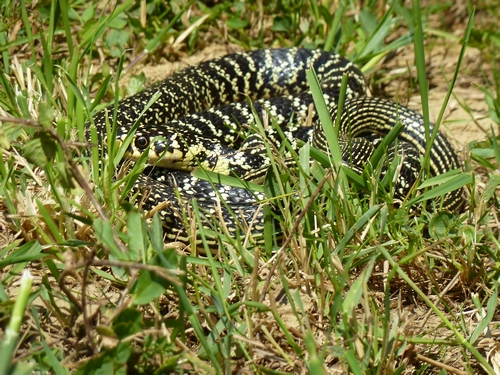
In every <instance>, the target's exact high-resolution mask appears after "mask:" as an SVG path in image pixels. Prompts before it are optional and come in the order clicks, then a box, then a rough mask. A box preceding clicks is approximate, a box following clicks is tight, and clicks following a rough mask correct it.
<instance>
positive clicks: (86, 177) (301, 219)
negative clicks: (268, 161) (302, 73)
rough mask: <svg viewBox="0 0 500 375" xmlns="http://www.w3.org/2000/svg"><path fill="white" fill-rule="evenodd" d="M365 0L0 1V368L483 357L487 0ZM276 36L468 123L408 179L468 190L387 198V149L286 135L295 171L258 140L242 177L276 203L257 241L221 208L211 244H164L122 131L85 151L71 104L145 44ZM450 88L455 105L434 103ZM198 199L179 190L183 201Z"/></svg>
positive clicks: (199, 51)
mask: <svg viewBox="0 0 500 375" xmlns="http://www.w3.org/2000/svg"><path fill="white" fill-rule="evenodd" d="M363 4H364V5H363V7H362V8H360V7H361V6H360V4H358V3H357V2H347V1H340V2H334V1H325V2H317V1H315V0H311V1H291V0H283V1H279V2H269V3H266V4H264V2H263V1H237V0H235V1H226V2H221V1H217V0H214V1H205V2H196V1H194V0H191V1H188V2H186V1H182V0H171V1H170V2H164V1H158V0H144V1H140V2H139V1H138V2H134V1H125V2H123V3H121V4H118V5H116V6H115V5H113V4H110V3H107V2H97V1H94V2H92V1H80V0H76V1H73V2H67V1H66V0H61V1H59V2H57V1H51V2H50V1H49V2H40V3H37V2H32V3H27V2H25V1H20V2H9V1H5V2H3V3H2V4H0V11H1V13H0V14H1V15H0V52H1V54H2V64H0V86H1V93H0V117H1V118H0V120H1V125H0V149H1V151H2V160H1V161H0V197H1V202H0V231H1V232H2V233H0V339H1V340H0V341H2V344H1V345H0V369H6V370H5V371H7V373H9V374H17V375H19V374H29V373H31V372H32V371H37V372H43V373H55V374H65V373H70V372H75V373H78V374H94V373H102V372H104V371H107V372H108V373H138V374H142V373H144V374H150V373H154V374H163V373H171V372H173V373H193V372H200V373H230V372H238V371H246V372H252V373H262V374H282V373H299V372H308V373H313V374H320V373H332V372H339V373H347V372H350V373H355V374H367V373H370V374H371V373H373V374H375V373H377V374H378V373H389V374H405V373H410V372H411V371H413V372H415V373H420V374H423V373H445V372H446V371H448V372H453V371H455V372H454V373H461V372H456V371H462V372H463V373H470V374H475V373H493V372H494V369H496V370H497V371H498V368H499V367H500V363H499V360H498V359H496V357H495V355H496V356H497V357H498V356H500V354H499V352H498V349H497V348H496V346H495V341H494V340H495V339H496V337H497V336H498V329H499V324H498V322H497V321H498V311H499V310H498V307H497V295H498V285H497V284H498V283H497V280H498V278H499V276H500V269H499V267H498V264H500V244H499V241H500V237H499V234H500V233H499V225H498V205H499V200H498V198H497V192H498V185H499V184H500V176H499V175H498V165H499V163H500V148H499V144H498V137H497V134H499V133H500V129H499V127H498V125H499V124H500V72H499V70H498V67H499V66H500V64H499V61H500V55H499V52H498V51H499V50H500V48H499V44H500V33H499V32H498V24H499V21H500V13H499V9H498V7H497V6H496V4H495V2H494V1H489V0H483V1H482V2H481V4H479V5H477V7H476V8H473V7H472V5H471V4H470V2H465V3H461V2H460V1H459V2H458V3H457V2H441V3H439V4H435V5H428V6H427V5H426V6H424V5H420V4H419V2H418V1H414V2H413V4H412V5H411V6H407V5H403V4H402V3H401V2H400V1H394V2H388V3H387V4H384V5H383V6H382V5H380V4H381V3H380V2H377V1H368V2H363ZM280 46H303V47H307V48H322V49H326V50H331V51H336V52H340V53H342V54H344V55H345V56H347V57H348V58H350V59H351V60H353V61H355V62H356V63H357V64H358V65H359V66H360V67H361V68H362V70H363V72H364V73H365V74H367V78H368V83H369V86H370V90H371V91H372V93H374V94H376V95H378V96H389V97H391V98H394V99H398V100H399V101H400V102H401V103H403V104H407V103H408V102H410V104H411V105H413V107H415V105H414V104H415V103H414V99H415V98H421V105H420V111H421V112H422V113H423V114H424V117H425V118H426V122H429V121H432V122H435V123H436V124H437V125H438V126H439V127H440V128H441V129H443V130H448V134H451V135H453V136H457V135H459V133H460V132H461V131H464V130H470V129H471V128H473V127H475V126H477V128H478V129H479V131H478V132H476V133H475V134H474V137H472V136H471V137H468V138H467V137H466V138H462V139H461V141H462V142H463V143H464V144H465V151H464V152H462V153H461V155H462V156H463V157H464V172H461V173H458V174H455V175H453V176H446V177H445V178H438V179H437V180H436V179H434V180H431V181H429V180H427V181H422V183H421V185H420V188H421V189H422V191H425V189H428V188H429V187H430V186H433V184H436V185H439V189H440V190H436V189H435V190H427V191H426V192H424V194H422V195H420V198H418V199H417V200H422V198H421V197H422V196H423V197H424V198H426V197H427V198H431V197H432V195H434V194H435V193H436V191H437V192H438V195H442V194H444V193H446V192H447V191H450V190H451V189H452V188H453V187H454V186H458V185H463V184H466V185H467V190H468V193H469V194H468V198H467V200H468V208H467V210H466V211H464V212H463V213H459V214H456V213H450V212H446V211H440V210H435V208H434V205H435V202H434V200H428V201H426V204H425V206H424V207H422V210H421V212H419V214H418V215H415V214H413V213H412V211H411V210H412V208H413V209H414V208H415V206H414V204H416V203H417V200H415V199H414V200H411V199H410V200H408V201H407V202H402V204H400V205H399V207H395V206H394V197H393V196H392V194H391V189H390V183H386V182H385V181H382V182H380V181H378V180H377V179H376V178H371V177H370V176H377V175H378V174H379V173H380V167H379V165H380V163H379V162H377V161H380V160H382V159H383V155H378V156H377V158H376V159H373V160H372V161H373V166H372V167H369V166H368V167H367V172H370V173H364V174H363V175H362V176H361V177H360V176H356V175H353V174H352V173H349V172H348V171H344V170H343V169H341V170H340V171H337V170H332V168H329V166H330V165H336V164H338V156H336V155H335V153H332V155H324V154H322V153H319V152H318V151H316V150H314V149H313V148H312V147H310V146H309V145H304V146H303V147H302V148H301V149H300V152H299V153H298V154H297V155H295V157H296V160H297V166H298V168H297V171H295V172H293V173H291V171H290V170H289V168H287V167H286V166H284V163H283V161H282V160H280V159H279V158H275V159H273V163H272V168H270V171H269V172H268V174H267V177H266V180H265V182H264V184H263V186H260V187H259V189H261V190H262V191H264V192H265V194H266V196H267V198H268V199H269V201H270V202H271V203H272V204H273V205H274V210H271V209H270V208H269V206H267V205H265V206H264V208H263V209H264V214H265V217H266V223H267V224H271V225H273V223H275V225H276V226H279V227H280V232H281V233H282V236H279V237H277V236H276V233H275V232H276V231H275V230H273V229H266V231H265V233H264V236H265V238H266V242H265V244H262V243H254V241H252V238H246V237H245V236H244V235H245V232H243V231H242V232H241V236H240V237H239V238H228V237H227V236H226V235H225V229H224V227H223V226H220V224H219V227H217V226H214V232H213V233H212V234H215V235H216V237H217V240H218V241H219V242H220V244H221V246H220V249H219V251H218V253H217V254H211V253H210V252H209V251H208V252H207V253H206V254H205V255H198V250H199V249H197V248H196V247H195V246H194V245H193V246H191V247H187V248H181V246H180V245H178V244H164V241H163V231H162V227H161V222H160V220H159V218H158V216H157V215H154V214H151V215H149V216H148V217H144V216H143V215H141V212H140V211H139V210H138V209H137V208H136V207H135V206H134V205H133V204H132V203H130V202H129V201H128V200H127V199H126V198H127V197H128V196H129V192H130V190H131V187H132V185H133V183H134V181H135V178H137V175H138V173H140V171H141V168H142V166H143V165H144V161H142V163H141V162H140V163H137V164H136V165H135V166H132V167H129V169H128V170H120V171H119V172H118V174H117V175H115V169H116V166H117V165H118V161H119V160H120V158H121V155H123V152H124V147H123V146H122V147H121V148H119V147H116V144H115V143H114V142H113V141H111V142H110V144H109V146H108V152H109V156H110V157H109V158H107V159H106V161H105V162H103V161H102V159H103V158H102V155H100V153H99V149H98V147H97V146H95V145H94V146H93V147H92V153H91V154H90V155H88V154H87V153H86V152H85V151H84V150H85V137H84V132H85V124H86V122H87V121H89V119H90V118H91V117H92V115H93V114H95V113H96V112H97V111H99V110H100V109H102V108H103V107H104V105H105V104H106V103H112V102H113V101H114V102H115V103H117V102H118V100H119V99H120V98H122V97H124V96H128V95H131V94H133V93H135V92H137V91H140V90H141V89H142V88H143V87H144V86H145V85H149V84H151V83H152V82H151V81H150V80H148V79H147V78H146V77H150V76H151V74H150V72H149V70H148V69H151V67H154V66H156V65H158V64H165V62H166V61H169V62H176V61H181V62H184V61H186V59H187V58H188V56H195V57H196V56H198V61H199V60H203V59H206V58H209V57H210V56H211V55H212V54H214V53H217V54H221V53H223V52H224V53H226V52H228V51H235V50H242V49H245V50H247V49H256V48H268V47H280ZM466 48H474V49H473V52H472V55H468V54H467V53H466ZM221 50H224V51H223V52H222V51H221ZM467 51H469V50H467ZM450 56H451V58H450ZM471 56H472V57H471ZM450 59H451V60H450ZM180 66H182V64H181V65H180ZM169 69H170V70H173V69H174V68H173V67H172V66H169ZM142 72H145V73H146V74H144V73H142ZM163 74H164V75H163V76H165V73H163ZM122 78H123V79H124V80H126V83H124V82H125V81H122V80H121V79H122ZM311 82H312V84H313V86H314V79H313V77H311ZM435 92H437V93H438V94H437V96H435V94H434V93H435ZM432 95H434V96H432ZM478 96H480V97H481V99H480V100H477V97H478ZM436 102H438V103H439V108H438V109H437V110H436V111H435V112H433V105H434V104H435V103H436ZM448 102H450V103H451V104H450V106H449V107H448V108H453V109H454V111H455V112H456V111H458V109H460V111H461V112H460V113H462V115H461V117H460V116H459V117H455V118H450V110H449V109H446V104H447V103H448ZM476 106H479V107H480V108H481V109H480V110H477V109H476V108H475V107H476ZM452 114H453V112H452ZM115 115H116V113H110V114H109V116H110V123H112V119H113V116H115ZM335 120H336V119H325V120H323V122H325V121H333V123H335ZM270 121H272V119H270ZM323 126H327V125H325V123H323ZM450 129H451V130H450ZM483 129H484V132H482V130H483ZM111 131H112V130H111V128H110V130H109V132H110V135H111ZM331 133H332V134H330V135H329V137H330V138H329V139H328V143H329V144H330V145H331V144H335V143H336V139H335V134H334V132H331ZM428 133H429V132H428ZM468 134H472V133H468ZM433 136H435V134H430V133H429V134H428V137H429V139H432V137H433ZM92 139H93V140H94V141H96V140H97V137H96V135H95V134H93V138H92ZM109 139H110V140H113V137H112V136H110V137H109ZM94 143H96V142H94ZM311 158H313V159H314V160H315V161H317V162H315V163H310V159H311ZM99 166H100V167H99ZM369 168H371V171H368V169H369ZM198 173H199V172H198ZM337 174H338V175H339V178H335V177H336V176H337ZM229 180H230V179H229ZM360 187H362V188H363V191H364V192H365V193H362V194H359V192H358V190H359V189H360ZM297 192H300V194H297ZM432 198H434V197H432ZM133 200H134V199H133V198H132V202H133ZM275 212H278V214H276V213H275ZM198 219H199V212H198V208H197V206H196V205H194V206H193V209H192V212H186V221H187V222H188V223H189V222H191V221H192V220H198ZM214 225H216V223H214ZM268 228H271V226H268ZM200 235H201V236H202V237H203V236H204V235H205V232H203V231H200ZM181 250H182V252H181ZM26 269H28V270H29V271H30V273H31V275H32V277H33V279H32V282H33V286H32V287H31V293H30V294H29V295H28V294H27V289H29V285H30V284H29V283H30V282H31V279H30V278H29V277H26V279H24V280H23V282H22V284H21V285H20V282H21V278H22V275H23V274H24V272H25V270H26ZM28 280H29V281H28ZM25 283H28V286H27V284H25ZM25 305H26V306H27V307H26V308H25V307H24V306H25ZM23 310H24V311H23ZM23 316H24V318H23ZM21 320H22V322H21ZM12 340H14V341H12ZM495 361H496V362H495ZM1 373H2V372H1V371H0V374H1Z"/></svg>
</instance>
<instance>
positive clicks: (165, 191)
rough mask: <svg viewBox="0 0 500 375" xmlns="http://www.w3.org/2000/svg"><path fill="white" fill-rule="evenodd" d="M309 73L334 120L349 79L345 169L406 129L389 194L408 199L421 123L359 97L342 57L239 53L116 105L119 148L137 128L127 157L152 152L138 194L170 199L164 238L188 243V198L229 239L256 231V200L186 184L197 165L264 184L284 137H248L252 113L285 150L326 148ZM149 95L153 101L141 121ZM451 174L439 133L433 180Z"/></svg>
mask: <svg viewBox="0 0 500 375" xmlns="http://www.w3.org/2000/svg"><path fill="white" fill-rule="evenodd" d="M309 67H312V68H314V70H315V71H316V73H317V75H318V78H319V81H320V83H321V85H322V89H323V93H324V97H325V101H326V103H327V105H328V107H329V110H330V114H331V116H332V118H335V117H336V111H337V98H338V95H339V91H340V83H341V80H342V76H343V75H344V74H348V76H349V81H348V87H347V92H346V96H347V100H346V103H345V107H344V110H343V113H342V121H341V128H340V129H339V142H340V146H341V148H342V150H341V151H342V155H343V159H344V164H345V165H347V166H349V167H351V168H353V169H355V170H362V168H363V165H364V164H365V163H366V162H367V160H368V159H369V158H370V156H371V153H372V152H373V150H374V148H373V147H374V146H373V142H372V139H374V138H376V137H383V136H384V135H385V134H387V133H388V132H389V131H390V130H391V129H392V128H393V127H394V126H395V124H396V123H397V122H398V121H399V122H401V123H403V124H404V125H405V130H404V131H403V133H402V135H401V136H400V140H401V141H400V146H399V147H398V150H399V152H403V153H404V154H405V162H404V163H403V164H404V165H403V169H404V170H402V172H401V175H400V178H399V180H398V182H397V186H396V189H397V193H398V194H399V195H401V196H403V195H405V194H406V193H408V191H409V189H410V188H411V186H412V185H413V184H414V182H415V181H416V179H417V176H418V173H419V172H420V169H421V166H420V156H421V154H423V153H424V152H425V143H426V142H425V133H424V124H423V119H422V116H420V115H419V114H418V113H416V112H414V111H411V110H409V109H407V108H405V107H403V106H400V105H397V104H395V103H393V102H391V101H389V100H385V99H380V98H372V97H366V96H364V92H365V84H364V77H363V75H362V74H361V72H360V71H359V69H358V68H357V67H356V66H354V65H353V64H352V63H351V62H350V61H348V60H346V59H345V58H343V57H341V56H339V55H336V54H331V53H327V52H324V51H320V50H306V49H297V48H292V49H267V50H257V51H253V52H247V53H237V54H232V55H227V56H224V57H221V58H218V59H214V60H210V61H206V62H203V63H201V64H199V65H196V66H192V67H188V68H186V69H184V70H182V71H179V72H177V73H175V74H173V75H172V76H170V77H169V78H167V79H166V80H164V81H162V82H160V83H158V84H156V85H154V86H152V87H150V88H148V89H147V90H144V91H143V92H141V93H139V94H137V95H134V96H132V97H129V98H126V99H124V100H122V101H121V102H120V103H119V106H118V112H117V121H116V126H117V138H118V141H119V142H123V141H124V140H125V137H126V136H127V134H128V133H129V131H130V129H131V127H132V126H133V125H134V124H135V123H136V122H139V127H138V129H137V131H136V133H135V135H134V138H133V141H132V143H131V145H130V146H129V149H128V151H127V155H126V156H127V157H128V158H131V159H137V158H139V157H140V156H141V155H142V154H143V153H144V152H149V155H148V160H149V162H150V163H151V164H154V165H155V168H148V169H147V170H146V171H145V174H144V175H143V176H141V177H140V178H139V180H138V182H137V188H138V189H139V188H140V186H141V185H143V186H146V187H148V188H149V190H150V191H151V193H150V195H149V196H148V197H147V199H145V202H144V207H145V208H146V209H151V208H153V207H155V206H156V205H158V204H159V203H161V202H167V204H166V207H165V208H164V209H162V210H161V211H160V213H161V216H162V218H163V220H164V225H165V227H166V232H167V235H169V237H170V238H172V239H177V240H181V241H184V242H187V241H189V238H188V235H187V232H186V230H185V228H184V222H185V220H184V219H183V216H182V212H184V211H185V209H186V208H189V204H190V203H189V202H190V201H191V200H192V199H196V200H197V201H198V203H199V205H200V207H201V208H202V209H203V211H204V212H205V213H206V214H207V215H208V216H215V217H217V218H219V219H220V220H222V221H223V222H224V224H225V226H226V227H227V228H228V230H229V231H230V232H232V231H234V230H235V228H236V227H237V226H239V227H240V228H242V226H241V225H243V228H245V230H249V231H250V232H251V233H255V234H258V233H260V232H261V231H262V213H261V210H259V209H258V202H259V200H262V199H263V198H264V197H263V196H262V195H260V194H256V193H253V192H250V191H247V190H245V189H241V188H234V187H228V186H224V185H220V184H219V185H213V184H211V183H209V182H207V181H203V180H199V179H197V178H195V177H193V176H192V175H191V174H190V171H192V170H193V169H195V168H197V167H202V168H204V169H207V170H212V171H215V172H218V173H221V174H227V175H229V174H234V175H238V176H239V177H241V178H242V179H245V180H255V179H256V178H260V177H262V175H263V173H264V172H265V171H266V169H267V166H268V165H269V164H270V160H269V157H268V155H267V152H266V148H265V144H264V142H271V143H273V146H275V147H276V149H277V148H279V146H280V144H281V142H282V138H281V136H280V135H279V133H280V132H278V131H277V130H276V129H273V128H268V129H266V130H265V135H264V136H263V135H262V134H258V133H255V132H251V131H249V129H250V128H252V127H253V126H254V124H255V118H254V114H257V115H258V116H263V115H269V116H270V117H271V118H272V120H273V124H276V125H277V126H279V127H280V128H281V132H282V133H283V134H284V136H285V138H286V140H287V141H288V142H289V143H290V144H291V146H292V147H294V148H297V139H300V140H302V141H305V142H311V141H312V142H313V144H314V146H316V147H318V148H320V149H324V150H326V148H327V147H326V141H325V140H324V134H323V133H322V128H321V126H320V125H318V126H316V125H315V124H316V123H317V116H316V113H315V110H314V105H313V100H312V96H311V94H310V92H309V91H308V84H307V80H306V69H307V68H309ZM156 93H159V98H158V99H157V100H156V101H155V102H154V103H153V104H152V105H151V106H150V107H149V108H148V109H147V110H146V111H145V112H144V114H143V115H142V117H140V114H141V112H142V111H143V110H144V108H146V106H147V104H148V102H149V101H150V99H151V98H152V97H153V95H155V94H156ZM112 111H113V107H112V106H111V107H109V108H108V110H107V111H102V112H100V113H98V114H97V115H96V116H95V117H94V119H93V123H94V124H95V126H96V127H97V130H98V132H99V133H100V134H101V139H102V137H104V134H105V132H106V116H107V115H106V112H107V113H108V114H110V113H112ZM431 131H432V128H431ZM353 150H354V151H353ZM286 156H287V155H285V157H286ZM458 167H459V162H458V158H457V156H456V154H455V152H454V151H453V149H452V147H451V146H450V144H449V143H448V142H447V140H446V139H445V138H444V137H443V135H442V134H438V136H437V138H436V140H435V142H434V144H433V147H432V153H431V165H430V171H431V173H432V174H433V175H438V174H441V173H444V172H446V171H449V170H452V169H456V168H458ZM461 201H462V192H461V191H460V190H458V191H456V192H454V193H452V194H449V196H447V197H446V201H445V206H446V207H448V208H451V209H454V208H457V207H458V206H459V205H460V204H461ZM221 202H223V204H221ZM249 223H251V224H249ZM236 224H238V225H236ZM248 225H250V227H249V228H248V227H246V226H248Z"/></svg>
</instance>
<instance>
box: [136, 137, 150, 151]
mask: <svg viewBox="0 0 500 375" xmlns="http://www.w3.org/2000/svg"><path fill="white" fill-rule="evenodd" d="M148 145H149V139H147V138H146V137H142V136H141V137H137V138H136V139H135V147H137V148H140V149H145V148H146V147H148Z"/></svg>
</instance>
